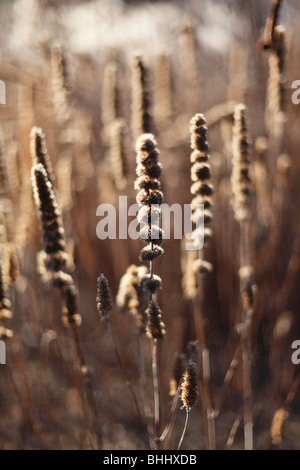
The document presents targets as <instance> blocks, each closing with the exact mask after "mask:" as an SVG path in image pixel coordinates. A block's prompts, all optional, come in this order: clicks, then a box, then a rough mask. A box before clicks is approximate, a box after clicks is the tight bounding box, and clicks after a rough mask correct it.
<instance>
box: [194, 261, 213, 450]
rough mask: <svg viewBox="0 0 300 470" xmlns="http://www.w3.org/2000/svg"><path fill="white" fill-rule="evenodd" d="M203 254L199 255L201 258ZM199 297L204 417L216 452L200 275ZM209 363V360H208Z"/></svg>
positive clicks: (197, 315) (196, 302)
mask: <svg viewBox="0 0 300 470" xmlns="http://www.w3.org/2000/svg"><path fill="white" fill-rule="evenodd" d="M200 256H201V254H200V253H199V258H200ZM197 279H198V292H199V294H198V296H197V297H194V299H193V312H194V325H195V330H196V335H197V339H198V341H199V347H200V357H201V361H202V362H201V363H202V378H203V383H202V396H203V402H202V405H203V411H204V416H205V419H206V432H207V436H206V442H207V444H206V445H207V449H208V450H215V449H216V432H215V418H214V416H215V413H214V410H213V406H212V403H211V394H210V374H208V375H206V374H204V371H205V370H207V369H209V364H207V360H206V364H205V362H204V361H205V354H204V351H207V348H206V339H205V331H204V323H203V315H202V311H203V300H204V290H203V276H202V274H200V273H199V274H198V276H197ZM208 361H209V359H208Z"/></svg>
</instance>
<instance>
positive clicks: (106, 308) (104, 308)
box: [96, 274, 113, 320]
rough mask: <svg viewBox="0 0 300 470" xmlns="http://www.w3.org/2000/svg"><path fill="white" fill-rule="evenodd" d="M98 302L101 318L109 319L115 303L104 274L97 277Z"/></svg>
mask: <svg viewBox="0 0 300 470" xmlns="http://www.w3.org/2000/svg"><path fill="white" fill-rule="evenodd" d="M96 304H97V310H98V313H99V317H100V319H101V320H107V319H108V317H109V312H110V311H111V309H112V305H113V304H112V298H111V293H110V288H109V285H108V281H107V279H106V277H105V276H104V274H100V276H98V277H97V297H96Z"/></svg>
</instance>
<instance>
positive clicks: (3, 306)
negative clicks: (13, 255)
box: [0, 260, 12, 321]
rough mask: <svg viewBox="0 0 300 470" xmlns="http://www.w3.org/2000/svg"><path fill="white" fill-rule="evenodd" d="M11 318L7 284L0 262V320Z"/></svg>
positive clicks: (2, 264)
mask: <svg viewBox="0 0 300 470" xmlns="http://www.w3.org/2000/svg"><path fill="white" fill-rule="evenodd" d="M11 317H12V312H11V301H10V300H9V297H8V284H7V279H6V275H5V270H4V263H3V261H2V260H1V262H0V320H1V321H3V320H4V321H5V320H8V319H10V318H11Z"/></svg>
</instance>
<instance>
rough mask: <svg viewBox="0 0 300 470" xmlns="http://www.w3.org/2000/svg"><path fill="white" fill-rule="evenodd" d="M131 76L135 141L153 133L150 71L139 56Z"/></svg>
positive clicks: (135, 58) (136, 58)
mask: <svg viewBox="0 0 300 470" xmlns="http://www.w3.org/2000/svg"><path fill="white" fill-rule="evenodd" d="M131 74H132V75H131V86H132V96H131V129H132V134H133V140H134V141H135V140H136V139H137V138H138V136H139V135H140V134H143V133H146V132H151V126H152V122H151V121H152V118H151V114H150V93H149V87H148V70H147V68H146V67H145V65H144V62H143V59H142V56H141V55H139V54H137V55H135V56H134V58H133V61H132V69H131Z"/></svg>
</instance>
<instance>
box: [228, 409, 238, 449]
mask: <svg viewBox="0 0 300 470" xmlns="http://www.w3.org/2000/svg"><path fill="white" fill-rule="evenodd" d="M241 421H242V416H241V415H238V416H237V417H236V418H235V420H234V423H233V425H232V428H231V430H230V433H229V437H228V439H227V442H226V450H229V449H230V448H231V447H232V445H233V443H234V439H235V436H236V433H237V430H238V428H239V425H240V423H241Z"/></svg>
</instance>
